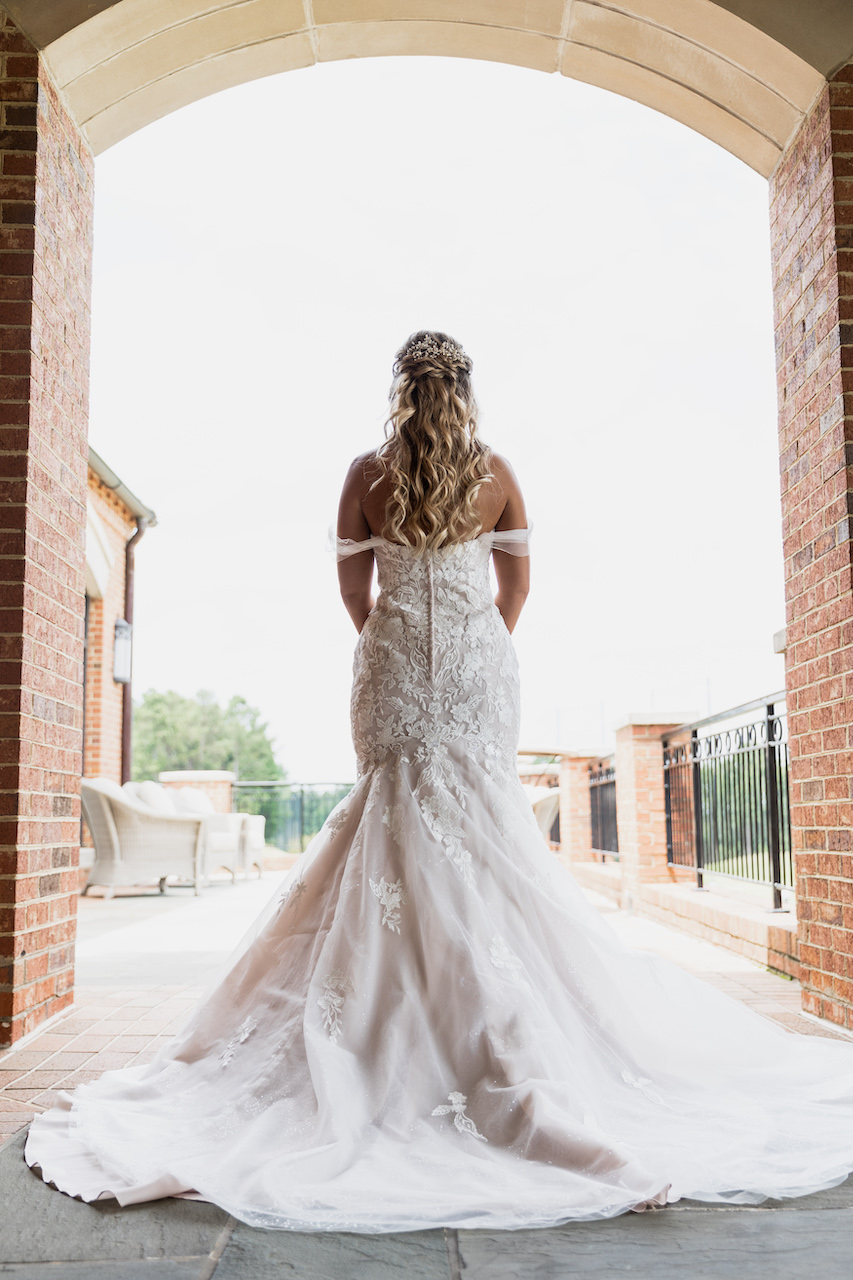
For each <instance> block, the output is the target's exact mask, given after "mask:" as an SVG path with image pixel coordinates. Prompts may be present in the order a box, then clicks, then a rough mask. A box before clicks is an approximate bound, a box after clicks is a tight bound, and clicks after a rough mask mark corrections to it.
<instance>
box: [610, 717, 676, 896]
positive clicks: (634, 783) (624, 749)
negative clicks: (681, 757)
mask: <svg viewBox="0 0 853 1280" xmlns="http://www.w3.org/2000/svg"><path fill="white" fill-rule="evenodd" d="M675 727H676V726H675V725H674V724H671V723H668V724H657V723H653V722H652V723H650V722H648V721H646V720H644V719H641V718H639V717H636V718H634V719H632V720H631V721H630V722H629V723H628V724H626V725H623V726H622V728H621V729H618V730H617V732H616V825H617V829H618V832H619V865H620V867H621V869H622V905H623V907H627V908H628V909H630V908H631V907H632V906H633V903H634V900H635V898H636V896H637V889H638V887H639V885H640V884H642V883H646V882H649V881H654V882H660V881H666V882H667V883H669V882H672V881H674V880H675V879H676V878H677V877H676V876H675V873H674V872H673V870H672V868H670V867H668V866H667V861H666V805H665V798H664V788H663V746H662V744H661V735H662V734H664V733H666V732H667V731H668V730H670V729H674V728H675Z"/></svg>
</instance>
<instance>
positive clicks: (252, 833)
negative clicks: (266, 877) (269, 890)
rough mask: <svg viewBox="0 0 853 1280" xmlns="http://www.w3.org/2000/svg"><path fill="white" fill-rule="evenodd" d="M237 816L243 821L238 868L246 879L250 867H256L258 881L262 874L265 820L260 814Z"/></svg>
mask: <svg viewBox="0 0 853 1280" xmlns="http://www.w3.org/2000/svg"><path fill="white" fill-rule="evenodd" d="M239 816H240V817H241V818H242V819H243V829H242V832H241V835H240V866H241V867H242V869H243V871H244V873H245V875H246V877H247V878H248V876H249V874H250V872H251V870H252V867H257V869H258V879H259V880H260V878H261V876H262V875H263V874H264V850H265V849H266V847H267V845H266V839H265V832H266V825H267V820H266V818H265V817H264V815H263V814H262V813H242V814H240V815H239Z"/></svg>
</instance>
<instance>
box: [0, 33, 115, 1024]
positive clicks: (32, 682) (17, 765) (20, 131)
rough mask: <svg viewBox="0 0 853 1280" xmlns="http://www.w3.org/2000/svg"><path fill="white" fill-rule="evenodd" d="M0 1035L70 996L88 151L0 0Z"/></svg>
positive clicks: (86, 352)
mask: <svg viewBox="0 0 853 1280" xmlns="http://www.w3.org/2000/svg"><path fill="white" fill-rule="evenodd" d="M0 112H2V121H0V461H2V471H1V472H0V489H2V501H0V544H2V551H0V623H2V625H0V645H2V661H0V1046H2V1045H6V1044H9V1043H12V1042H14V1041H16V1040H18V1039H20V1038H21V1036H23V1035H25V1034H26V1033H27V1032H29V1031H31V1030H32V1029H33V1028H34V1027H36V1026H37V1025H38V1024H39V1023H40V1022H42V1021H44V1020H45V1019H46V1018H48V1017H50V1016H51V1015H53V1014H54V1013H57V1012H58V1011H59V1010H60V1009H62V1008H64V1007H65V1006H66V1005H68V1004H70V1003H71V1001H72V998H73V977H74V970H73V961H74V937H75V924H76V907H77V899H76V887H77V885H76V871H75V867H76V865H77V860H78V852H79V822H80V804H79V792H80V771H81V749H82V663H83V604H84V596H83V591H84V535H85V523H86V463H87V448H86V424H87V380H88V361H89V294H90V283H91V248H92V243H91V241H92V237H91V226H92V180H93V166H92V159H91V155H90V153H89V151H88V149H87V148H86V146H85V144H84V143H83V142H82V141H81V138H80V134H79V132H78V130H77V128H76V126H75V125H74V123H73V121H72V120H70V119H69V117H68V116H67V114H66V113H65V111H64V110H63V107H62V104H61V101H60V99H59V97H58V96H57V94H56V93H55V91H54V89H53V86H52V85H51V83H50V81H49V79H48V78H47V75H46V74H45V71H44V67H43V65H42V64H41V61H40V59H39V57H38V56H37V54H36V51H35V49H34V48H33V47H32V46H31V45H30V44H29V42H28V41H27V40H26V38H25V37H24V36H23V35H22V34H21V33H20V32H19V31H18V30H17V28H16V27H15V26H14V25H13V24H12V22H11V21H10V20H9V19H8V18H7V17H6V16H5V15H4V13H3V11H2V10H0Z"/></svg>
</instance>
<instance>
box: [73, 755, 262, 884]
mask: <svg viewBox="0 0 853 1280" xmlns="http://www.w3.org/2000/svg"><path fill="white" fill-rule="evenodd" d="M182 790H183V791H184V792H186V791H188V790H190V789H189V788H183V789H182ZM82 804H83V816H84V818H85V819H86V824H87V826H88V827H89V830H90V832H91V834H92V839H93V841H94V845H95V859H94V864H93V866H92V868H91V870H90V872H89V876H88V879H87V881H86V886H85V888H84V890H83V892H84V893H86V891H87V890H88V889H89V888H90V887H91V886H92V885H95V884H97V885H103V886H105V888H106V890H107V895H106V896H108V897H111V896H112V894H113V892H114V890H115V888H116V886H118V885H136V884H150V883H152V882H153V881H157V882H159V885H160V891H161V893H162V892H165V888H166V881H167V880H168V879H169V878H170V877H178V878H180V879H182V880H186V881H189V882H190V883H191V884H192V885H193V886H194V888H195V892H196V893H199V892H200V890H201V888H202V886H203V885H204V884H205V883H207V882H209V880H210V878H211V875H212V873H213V872H214V871H216V870H217V869H218V868H219V867H224V868H225V869H226V870H228V871H230V872H231V876H232V879H236V875H237V871H238V869H239V868H240V867H241V864H242V865H246V863H245V862H244V861H243V860H244V859H245V858H246V857H247V855H246V845H245V838H244V815H243V814H232V813H215V812H214V811H213V807H212V805H210V801H209V800H208V797H207V796H205V795H204V793H203V792H196V793H194V794H191V795H189V796H187V795H182V794H181V792H177V793H175V794H174V795H171V794H169V792H168V791H167V790H166V788H164V787H161V786H160V785H159V784H158V783H155V782H146V783H125V785H124V787H120V786H119V785H118V783H117V782H113V781H112V779H110V778H84V779H83V784H82Z"/></svg>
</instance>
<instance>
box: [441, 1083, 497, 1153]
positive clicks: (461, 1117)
mask: <svg viewBox="0 0 853 1280" xmlns="http://www.w3.org/2000/svg"><path fill="white" fill-rule="evenodd" d="M447 1101H448V1102H449V1103H450V1106H449V1107H448V1106H444V1105H442V1106H440V1107H436V1108H435V1110H434V1111H431V1112H430V1115H433V1116H448V1115H450V1114H451V1113H452V1114H453V1123H454V1125H455V1127H456V1128H457V1129H458V1130H459V1132H460V1133H470V1135H471V1137H472V1138H479V1139H480V1141H481V1142H488V1138H484V1137H483V1135H482V1133H478V1132H477V1126H476V1125H475V1124H474V1121H473V1120H472V1119H471V1117H470V1116H466V1114H465V1104H466V1103H467V1101H468V1099H467V1098H466V1096H465V1094H464V1093H449V1094H448V1095H447Z"/></svg>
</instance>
